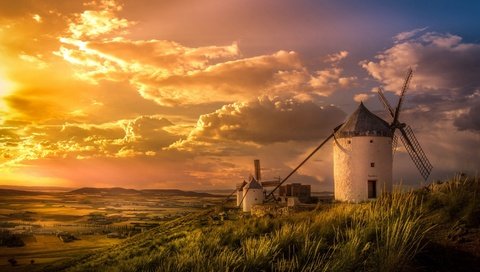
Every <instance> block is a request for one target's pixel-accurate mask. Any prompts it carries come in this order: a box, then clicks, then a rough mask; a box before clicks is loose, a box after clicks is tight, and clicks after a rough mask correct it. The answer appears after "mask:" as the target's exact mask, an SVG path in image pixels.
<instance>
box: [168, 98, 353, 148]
mask: <svg viewBox="0 0 480 272" xmlns="http://www.w3.org/2000/svg"><path fill="white" fill-rule="evenodd" d="M344 117H345V113H344V112H343V111H341V110H340V109H338V108H337V107H335V106H327V107H320V106H318V105H316V104H314V103H313V102H311V101H305V102H302V101H298V100H295V99H280V98H274V99H270V98H268V97H263V98H259V99H257V100H253V101H250V102H237V103H233V104H228V105H225V106H223V107H222V108H221V109H219V110H217V111H215V112H213V113H210V114H205V115H202V116H200V118H199V119H198V122H197V125H196V127H195V128H194V129H193V130H192V131H191V132H190V134H189V136H188V137H187V139H185V140H179V141H177V142H175V143H174V144H172V145H171V146H170V148H173V149H179V150H190V151H191V150H195V149H201V148H202V147H205V146H207V147H209V148H212V150H215V147H216V145H217V144H225V143H227V144H228V145H230V146H234V145H236V143H238V144H240V143H244V144H251V143H252V144H257V145H266V144H272V143H275V142H288V141H312V140H316V139H322V138H324V137H326V136H328V135H329V133H331V132H332V131H333V129H334V128H335V127H336V126H337V125H339V124H340V123H341V122H342V120H343V118H344ZM217 147H219V146H217Z"/></svg>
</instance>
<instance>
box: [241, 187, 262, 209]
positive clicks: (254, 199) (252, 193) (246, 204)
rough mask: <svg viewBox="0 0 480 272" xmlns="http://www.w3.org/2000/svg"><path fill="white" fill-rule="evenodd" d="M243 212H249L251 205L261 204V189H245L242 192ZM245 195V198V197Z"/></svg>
mask: <svg viewBox="0 0 480 272" xmlns="http://www.w3.org/2000/svg"><path fill="white" fill-rule="evenodd" d="M243 195H244V199H243V203H242V206H243V211H244V212H249V211H250V210H251V209H252V206H253V205H257V204H262V203H263V189H249V190H247V189H245V188H244V190H243ZM245 195H246V196H245Z"/></svg>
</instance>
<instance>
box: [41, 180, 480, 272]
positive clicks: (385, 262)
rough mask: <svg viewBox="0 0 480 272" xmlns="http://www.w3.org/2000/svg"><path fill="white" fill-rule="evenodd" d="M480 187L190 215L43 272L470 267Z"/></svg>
mask: <svg viewBox="0 0 480 272" xmlns="http://www.w3.org/2000/svg"><path fill="white" fill-rule="evenodd" d="M478 193H480V186H479V182H478V180H477V179H468V178H465V177H459V178H456V179H453V180H450V181H448V182H445V183H442V184H434V185H432V186H429V187H427V188H424V189H422V190H418V191H415V192H407V193H398V192H397V193H394V194H392V195H390V196H386V197H382V198H380V199H378V200H377V201H374V202H369V203H362V204H346V203H338V204H331V205H319V206H318V207H317V209H316V210H315V211H310V212H302V213H296V214H292V215H289V216H284V217H277V218H271V217H264V218H252V217H249V216H243V215H241V214H240V213H239V212H238V211H235V210H230V211H228V212H227V216H228V218H227V220H224V221H222V220H219V217H218V212H219V211H218V210H217V211H214V210H208V211H204V212H202V213H199V214H191V215H189V216H185V217H182V218H179V219H176V220H173V221H169V222H166V223H164V224H162V225H160V226H159V227H157V228H155V229H152V230H150V231H147V232H145V233H142V234H140V235H137V236H134V237H132V238H130V239H128V240H126V241H125V242H123V243H121V244H119V245H117V246H115V247H113V248H110V249H108V250H102V251H100V252H96V253H95V254H92V255H89V256H85V257H83V258H79V259H75V260H71V261H69V262H66V263H63V264H59V265H56V266H50V267H47V268H46V270H47V271H463V270H465V271H474V270H475V269H477V268H478V267H480V266H478V265H480V262H479V260H480V250H479V245H480V235H479V234H480V232H479V227H480V222H479V221H480V202H479V200H478V198H477V196H478Z"/></svg>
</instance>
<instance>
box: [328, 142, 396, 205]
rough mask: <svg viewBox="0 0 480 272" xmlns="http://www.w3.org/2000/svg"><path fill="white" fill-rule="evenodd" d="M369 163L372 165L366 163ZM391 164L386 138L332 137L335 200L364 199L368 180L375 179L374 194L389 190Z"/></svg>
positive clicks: (388, 143) (390, 153) (390, 145)
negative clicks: (375, 190)
mask: <svg viewBox="0 0 480 272" xmlns="http://www.w3.org/2000/svg"><path fill="white" fill-rule="evenodd" d="M349 141H350V143H348V142H349ZM370 141H373V142H372V143H371V142H370ZM372 162H373V163H375V167H371V166H370V163H372ZM392 163H393V161H392V138H390V137H380V136H356V137H351V138H336V139H334V148H333V174H334V180H335V199H336V200H341V201H350V202H359V201H364V200H367V199H368V180H376V181H377V197H378V196H380V194H381V193H382V192H391V191H392V166H393V164H392Z"/></svg>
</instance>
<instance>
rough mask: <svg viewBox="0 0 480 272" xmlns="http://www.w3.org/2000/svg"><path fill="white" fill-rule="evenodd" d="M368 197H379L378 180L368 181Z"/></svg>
mask: <svg viewBox="0 0 480 272" xmlns="http://www.w3.org/2000/svg"><path fill="white" fill-rule="evenodd" d="M368 198H377V181H376V180H369V181H368Z"/></svg>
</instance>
